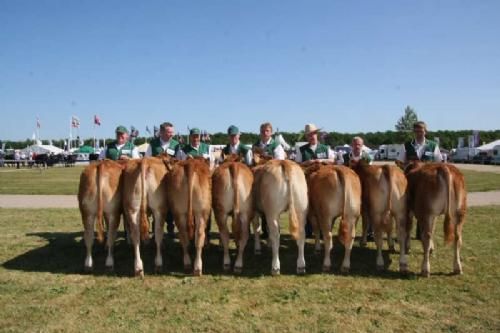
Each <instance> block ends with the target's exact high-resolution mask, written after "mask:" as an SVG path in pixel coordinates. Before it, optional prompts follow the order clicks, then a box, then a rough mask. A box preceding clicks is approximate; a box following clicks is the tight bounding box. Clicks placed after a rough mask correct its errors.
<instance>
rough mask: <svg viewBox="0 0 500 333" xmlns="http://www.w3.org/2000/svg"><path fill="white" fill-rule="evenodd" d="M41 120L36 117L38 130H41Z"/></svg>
mask: <svg viewBox="0 0 500 333" xmlns="http://www.w3.org/2000/svg"><path fill="white" fill-rule="evenodd" d="M40 127H41V125H40V118H38V117H36V128H40Z"/></svg>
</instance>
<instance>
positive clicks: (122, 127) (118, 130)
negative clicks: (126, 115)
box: [115, 125, 128, 134]
mask: <svg viewBox="0 0 500 333" xmlns="http://www.w3.org/2000/svg"><path fill="white" fill-rule="evenodd" d="M115 132H116V133H127V134H128V129H127V128H126V127H125V126H122V125H120V126H118V127H117V128H116V130H115Z"/></svg>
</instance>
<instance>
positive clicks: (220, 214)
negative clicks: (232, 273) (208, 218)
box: [214, 209, 231, 272]
mask: <svg viewBox="0 0 500 333" xmlns="http://www.w3.org/2000/svg"><path fill="white" fill-rule="evenodd" d="M214 213H215V220H216V221H217V226H218V227H219V233H220V240H221V242H222V249H223V252H224V254H223V260H222V268H223V269H224V272H227V271H229V270H230V269H231V258H230V257H229V230H228V228H227V217H228V216H227V214H226V213H225V212H224V211H223V210H222V209H216V210H214Z"/></svg>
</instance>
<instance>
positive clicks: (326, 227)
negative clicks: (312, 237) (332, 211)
mask: <svg viewBox="0 0 500 333" xmlns="http://www.w3.org/2000/svg"><path fill="white" fill-rule="evenodd" d="M319 225H320V227H321V232H322V233H323V245H324V248H325V253H324V258H323V272H329V271H330V270H331V269H332V261H331V259H330V252H331V251H332V247H333V241H332V222H331V219H329V218H326V219H325V218H322V219H321V220H320V221H319Z"/></svg>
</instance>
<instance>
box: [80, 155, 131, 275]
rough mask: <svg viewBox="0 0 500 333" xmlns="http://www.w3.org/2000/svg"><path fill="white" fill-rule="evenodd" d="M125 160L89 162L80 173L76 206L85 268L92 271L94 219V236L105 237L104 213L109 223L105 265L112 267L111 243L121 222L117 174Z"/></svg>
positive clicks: (100, 238)
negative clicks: (81, 229)
mask: <svg viewBox="0 0 500 333" xmlns="http://www.w3.org/2000/svg"><path fill="white" fill-rule="evenodd" d="M123 165H124V163H118V162H114V161H111V160H104V161H100V162H96V163H91V164H90V165H88V166H87V167H86V168H85V169H84V170H83V171H82V173H81V175H80V184H79V188H78V207H79V208H80V214H81V216H82V223H83V229H84V234H83V238H84V241H85V246H86V250H87V254H86V258H85V263H84V269H85V270H86V271H91V270H92V268H93V262H92V245H93V243H94V224H95V222H96V221H97V240H98V241H99V242H103V240H104V226H103V221H102V220H103V217H104V219H105V221H106V223H107V225H108V234H107V247H108V255H107V258H106V267H107V268H108V269H109V270H112V269H113V267H114V259H113V245H114V242H115V239H116V231H117V230H118V225H119V224H120V215H121V211H122V210H121V208H122V200H121V182H120V176H121V174H122V171H123Z"/></svg>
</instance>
